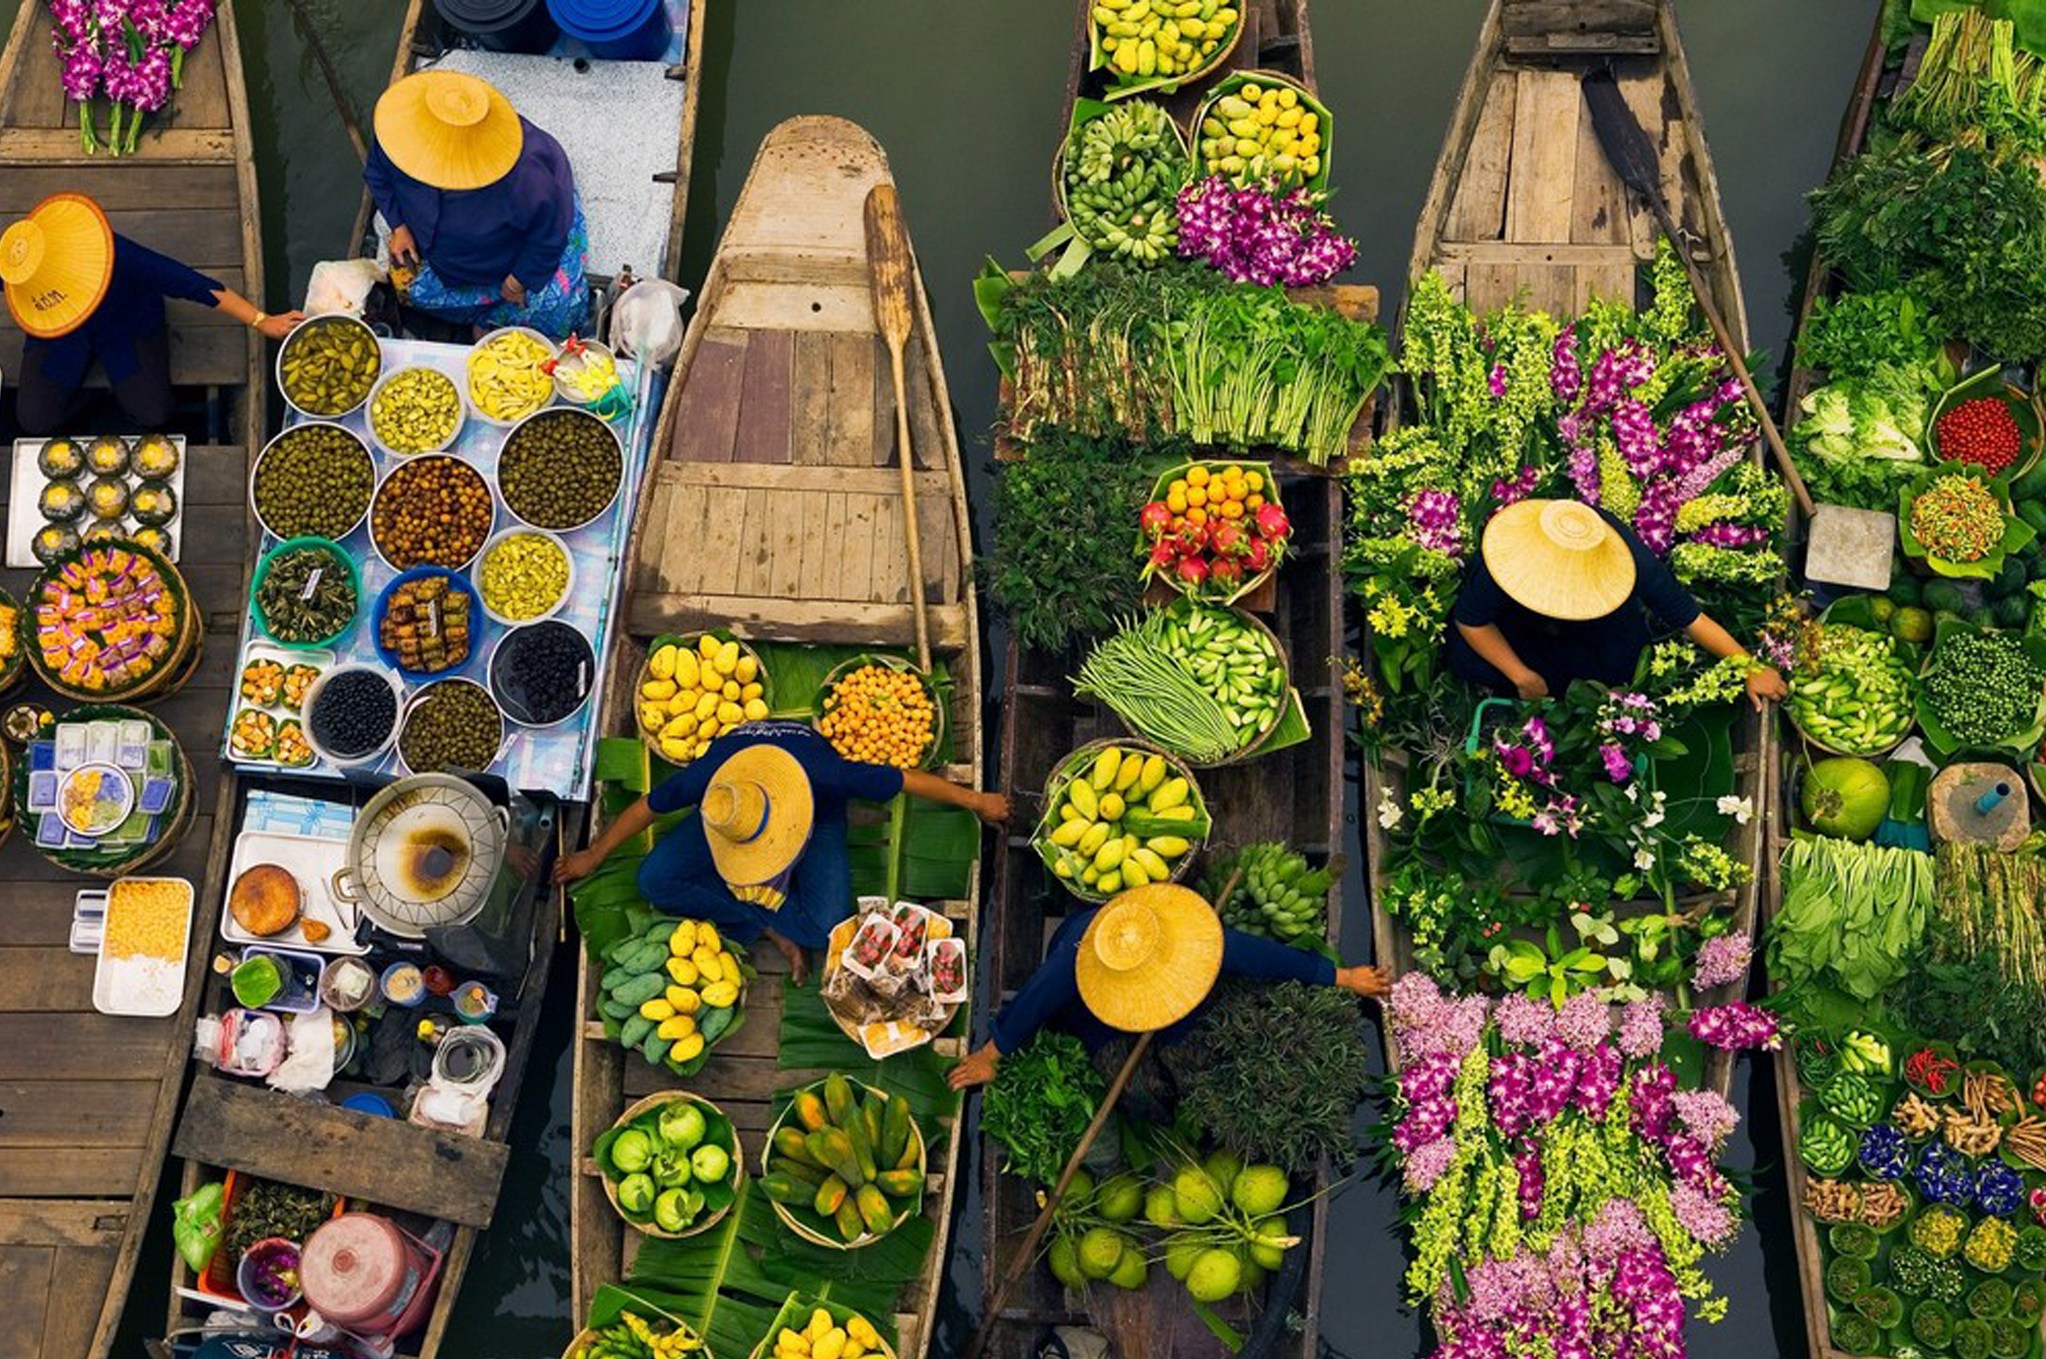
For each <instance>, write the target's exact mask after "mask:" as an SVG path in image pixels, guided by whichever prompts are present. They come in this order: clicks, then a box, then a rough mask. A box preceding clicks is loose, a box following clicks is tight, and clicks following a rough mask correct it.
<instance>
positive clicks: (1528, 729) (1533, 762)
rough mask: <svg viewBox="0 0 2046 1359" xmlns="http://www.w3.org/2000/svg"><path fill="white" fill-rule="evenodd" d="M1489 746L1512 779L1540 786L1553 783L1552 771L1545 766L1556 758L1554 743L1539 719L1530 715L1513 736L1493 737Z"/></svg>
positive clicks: (1550, 786)
mask: <svg viewBox="0 0 2046 1359" xmlns="http://www.w3.org/2000/svg"><path fill="white" fill-rule="evenodd" d="M1492 749H1493V751H1494V753H1496V754H1497V755H1498V756H1499V763H1500V764H1501V765H1502V766H1504V767H1505V770H1506V772H1507V773H1509V774H1511V775H1513V777H1514V778H1516V779H1522V780H1525V781H1526V782H1528V783H1536V784H1540V785H1541V786H1542V787H1544V788H1553V787H1555V786H1556V775H1555V772H1554V771H1553V770H1552V769H1550V767H1549V766H1550V764H1551V763H1552V762H1553V761H1554V760H1555V758H1556V742H1555V741H1554V739H1553V738H1551V737H1550V735H1549V724H1548V723H1546V722H1544V721H1542V719H1541V718H1539V717H1530V718H1528V719H1527V721H1525V722H1523V723H1521V726H1520V732H1519V734H1518V735H1517V736H1512V737H1508V736H1501V735H1495V736H1493V738H1492Z"/></svg>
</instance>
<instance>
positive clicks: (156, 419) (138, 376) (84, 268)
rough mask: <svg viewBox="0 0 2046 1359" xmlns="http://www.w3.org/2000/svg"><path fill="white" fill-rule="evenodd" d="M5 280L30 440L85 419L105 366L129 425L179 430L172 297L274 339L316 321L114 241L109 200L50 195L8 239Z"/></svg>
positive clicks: (0, 256) (2, 237)
mask: <svg viewBox="0 0 2046 1359" xmlns="http://www.w3.org/2000/svg"><path fill="white" fill-rule="evenodd" d="M0 285H4V286H5V290H6V294H7V309H8V311H9V312H10V313H12V315H13V317H14V322H15V324H16V325H18V326H20V327H21V330H22V334H23V337H24V338H23V341H22V346H21V372H20V374H19V376H18V379H17V383H16V391H15V414H16V418H17V419H18V420H19V421H20V424H21V428H22V431H23V432H24V433H26V434H30V435H44V434H55V433H57V432H58V431H59V430H61V429H62V428H63V427H64V426H65V425H66V424H67V423H68V422H70V421H71V420H72V419H73V418H74V417H76V416H77V414H78V413H79V411H80V410H81V409H82V407H83V405H84V395H83V389H84V387H85V379H86V375H87V374H88V373H90V372H91V371H92V365H93V364H94V363H95V362H97V363H99V364H100V366H101V367H102V368H104V369H105V370H106V375H107V382H108V384H109V385H110V386H111V387H112V388H113V393H114V399H115V400H116V401H118V402H119V403H120V406H121V410H122V411H123V413H125V414H126V415H127V417H128V418H129V419H130V420H133V421H134V422H135V423H136V424H137V425H140V426H141V427H142V428H143V429H145V430H161V429H164V428H165V427H167V426H168V425H169V424H170V422H171V417H172V415H173V414H174V412H175V402H174V400H173V396H172V392H171V372H170V335H169V333H168V328H167V324H166V316H165V312H164V305H163V304H164V299H165V298H177V299H179V300H181V301H185V302H195V303H197V304H199V305H200V306H202V307H213V308H216V309H217V310H220V311H223V312H226V313H227V314H228V315H229V316H231V317H233V318H234V319H235V320H237V321H240V322H241V323H242V324H243V325H246V326H250V327H253V328H254V329H256V330H259V331H261V332H262V333H263V334H264V335H267V336H269V337H270V338H271V339H273V340H275V339H282V338H283V337H284V336H285V335H286V334H287V333H289V332H290V330H291V328H292V327H293V326H295V325H297V324H298V323H299V322H300V321H302V320H304V319H305V318H304V317H303V316H301V315H300V314H299V313H298V312H295V311H292V312H284V313H282V314H280V315H277V316H272V315H270V314H269V313H268V312H265V311H263V310H261V309H260V308H258V307H257V306H256V305H255V304H254V303H252V302H250V301H249V300H248V299H247V298H245V297H243V296H242V295H241V294H239V293H237V292H235V291H234V290H233V289H231V288H228V287H226V286H224V285H223V284H221V283H220V281H219V280H217V279H211V278H208V277H206V275H204V274H202V273H199V272H198V271H197V270H195V269H189V268H187V267H186V266H184V265H182V264H180V263H178V262H177V261H176V260H174V259H172V258H170V257H169V256H168V255H160V254H158V253H157V252H156V251H154V250H151V249H150V248H149V247H147V246H144V245H137V244H136V243H135V242H134V241H131V240H129V239H128V238H127V237H125V236H118V235H115V234H114V231H113V228H112V227H110V226H109V225H108V224H107V215H106V213H105V212H103V211H102V210H101V209H100V206H99V204H98V203H96V202H94V201H93V200H92V199H90V198H88V197H86V196H85V195H84V194H77V193H60V194H53V195H51V196H50V197H48V198H46V199H44V200H43V201H42V202H40V203H38V204H36V206H35V207H34V208H33V209H31V210H30V212H29V214H28V216H26V217H24V218H22V219H21V220H20V221H18V222H15V223H14V224H13V225H11V226H9V227H8V228H7V230H6V232H5V233H4V234H0Z"/></svg>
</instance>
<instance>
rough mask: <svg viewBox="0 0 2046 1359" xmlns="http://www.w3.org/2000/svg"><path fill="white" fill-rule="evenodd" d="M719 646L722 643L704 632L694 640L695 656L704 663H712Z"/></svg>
mask: <svg viewBox="0 0 2046 1359" xmlns="http://www.w3.org/2000/svg"><path fill="white" fill-rule="evenodd" d="M721 646H723V643H721V642H720V641H718V639H717V638H715V637H713V636H711V635H710V634H709V633H707V632H706V633H704V634H703V636H701V637H699V638H697V639H696V654H697V655H698V656H699V657H701V658H702V659H704V660H706V661H714V660H716V659H717V655H718V649H719V648H720V647H721Z"/></svg>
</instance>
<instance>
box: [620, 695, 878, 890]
mask: <svg viewBox="0 0 2046 1359" xmlns="http://www.w3.org/2000/svg"><path fill="white" fill-rule="evenodd" d="M748 746H779V747H780V748H781V749H783V750H786V751H787V752H788V753H789V754H791V755H793V756H795V757H796V763H797V764H800V765H801V766H803V772H804V773H805V774H807V775H809V776H810V795H811V797H812V799H813V800H814V802H815V806H816V815H817V818H818V819H819V820H822V819H823V818H824V817H826V816H840V817H842V816H844V815H845V804H846V803H847V802H850V801H851V800H852V799H854V798H859V799H862V800H863V801H867V802H886V801H888V799H890V798H892V797H894V796H895V795H896V794H897V793H900V792H901V791H902V771H901V770H900V769H897V768H895V767H894V766H893V765H886V764H859V763H857V762H855V761H853V760H848V759H846V758H845V756H843V755H841V754H839V753H838V752H837V751H836V750H833V749H832V748H831V742H829V741H827V740H825V739H824V738H823V737H822V736H819V735H818V734H817V733H816V731H815V730H814V729H812V728H811V727H810V726H808V725H807V724H805V723H802V722H787V721H770V722H749V723H747V724H746V725H745V726H743V727H740V728H738V729H737V730H735V731H730V732H727V733H725V734H724V735H723V736H720V737H718V738H717V739H716V740H715V741H712V742H711V743H710V748H709V749H708V750H706V751H704V752H703V754H701V755H699V756H697V757H696V758H695V759H694V760H691V761H690V762H689V764H688V766H687V767H686V768H684V769H682V770H681V771H680V772H678V773H675V774H673V775H670V776H669V777H668V779H667V780H666V781H665V782H663V783H662V784H661V786H660V787H658V788H656V789H654V791H653V792H651V793H649V794H647V805H648V806H650V807H652V808H653V809H654V810H655V811H656V812H659V813H660V814H661V815H662V816H666V815H668V814H669V813H670V812H679V811H681V810H682V809H683V808H684V807H694V806H695V805H696V804H697V803H699V802H701V801H703V795H704V794H705V793H707V792H709V791H710V780H711V776H712V775H713V774H715V773H717V771H718V766H720V765H722V764H723V763H724V762H725V761H726V760H728V759H730V758H731V757H732V756H733V755H736V754H738V753H739V752H740V751H742V750H744V749H746V748H747V747H748ZM709 853H710V850H709V847H708V846H706V847H705V849H704V855H705V857H704V862H703V867H704V868H705V869H706V870H707V871H713V872H714V871H715V870H713V869H711V867H710V858H709Z"/></svg>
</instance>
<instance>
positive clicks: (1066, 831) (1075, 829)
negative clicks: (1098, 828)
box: [1051, 820, 1087, 849]
mask: <svg viewBox="0 0 2046 1359" xmlns="http://www.w3.org/2000/svg"><path fill="white" fill-rule="evenodd" d="M1086 833H1087V823H1086V822H1085V821H1080V820H1073V821H1064V822H1061V823H1060V824H1059V828H1058V829H1057V830H1055V831H1053V832H1052V833H1051V842H1052V843H1053V844H1055V845H1057V846H1058V847H1059V848H1061V849H1071V848H1072V847H1073V846H1074V845H1077V844H1079V843H1080V837H1081V836H1083V835H1085V834H1086Z"/></svg>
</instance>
